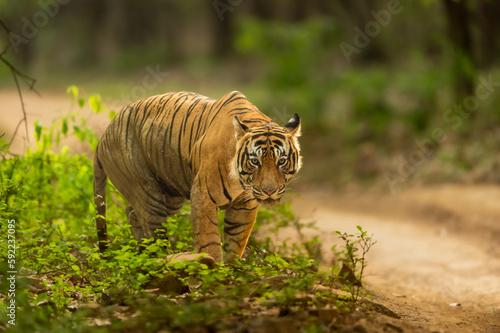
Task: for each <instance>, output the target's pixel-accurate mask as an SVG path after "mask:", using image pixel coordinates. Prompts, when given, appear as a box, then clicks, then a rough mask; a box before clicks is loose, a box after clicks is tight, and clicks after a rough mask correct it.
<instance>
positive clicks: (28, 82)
mask: <svg viewBox="0 0 500 333" xmlns="http://www.w3.org/2000/svg"><path fill="white" fill-rule="evenodd" d="M0 25H1V26H2V28H3V29H4V30H5V33H6V34H7V36H8V35H9V33H10V30H9V28H7V26H6V25H5V23H3V22H2V21H1V20H0ZM10 46H11V44H10V39H9V38H8V37H7V45H6V46H5V48H4V49H3V50H2V52H0V61H1V62H3V63H4V64H5V65H6V66H7V67H8V68H9V69H10V72H11V73H12V77H13V78H14V82H15V83H16V88H17V93H18V95H19V99H20V101H21V109H22V112H23V118H22V119H21V120H20V121H19V123H18V124H17V126H16V129H15V130H14V134H13V135H12V138H11V140H10V142H9V144H8V145H7V150H8V149H9V148H10V146H11V144H12V142H13V141H14V139H15V137H16V135H17V131H18V130H19V127H20V126H21V125H22V124H23V122H24V126H25V131H26V140H27V141H28V143H29V142H30V140H29V132H28V117H27V115H26V109H25V105H24V99H23V94H22V91H21V86H20V85H19V80H18V77H20V78H21V79H22V80H23V81H24V83H26V85H28V87H29V89H30V90H31V91H34V92H35V93H36V94H37V95H39V96H40V94H39V93H38V92H37V91H36V90H35V88H34V86H35V83H36V79H34V78H32V77H30V76H28V75H26V74H24V73H22V72H20V71H19V70H18V69H17V68H16V67H15V66H14V65H12V64H11V63H10V62H9V61H8V60H7V59H5V56H4V55H5V54H6V53H7V51H8V50H9V48H10Z"/></svg>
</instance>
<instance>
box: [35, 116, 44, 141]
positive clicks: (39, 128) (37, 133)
mask: <svg viewBox="0 0 500 333" xmlns="http://www.w3.org/2000/svg"><path fill="white" fill-rule="evenodd" d="M42 128H43V127H42V123H41V122H39V121H38V120H37V121H35V139H36V141H40V136H41V135H42Z"/></svg>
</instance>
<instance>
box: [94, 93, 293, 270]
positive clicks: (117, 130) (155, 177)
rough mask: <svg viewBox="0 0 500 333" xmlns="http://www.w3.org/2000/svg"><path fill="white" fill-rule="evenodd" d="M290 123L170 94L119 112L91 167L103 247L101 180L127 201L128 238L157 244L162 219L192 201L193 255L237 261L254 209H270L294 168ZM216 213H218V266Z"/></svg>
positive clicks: (241, 103)
mask: <svg viewBox="0 0 500 333" xmlns="http://www.w3.org/2000/svg"><path fill="white" fill-rule="evenodd" d="M300 134H301V124H300V118H299V116H298V115H297V114H296V113H295V114H294V115H293V116H292V118H291V119H290V120H289V121H288V122H287V123H286V125H285V126H284V127H281V126H279V125H278V124H277V123H275V122H273V121H272V119H271V118H270V117H268V116H267V115H265V114H264V113H262V112H261V111H259V109H258V108H257V107H255V106H254V105H253V104H252V103H251V102H249V101H248V99H247V98H246V97H245V96H244V95H243V94H242V93H240V92H238V91H233V92H229V93H227V94H226V95H224V96H223V97H222V98H220V99H218V100H215V99H212V98H209V97H206V96H203V95H199V94H196V93H191V92H170V93H165V94H161V95H156V96H152V97H148V98H144V99H141V100H138V101H136V102H134V103H132V104H130V105H127V106H125V107H124V108H123V109H122V110H121V111H120V113H119V114H117V115H116V117H115V118H114V119H113V120H112V121H111V122H110V124H109V125H108V127H107V129H106V130H105V132H104V134H103V135H102V137H101V138H100V140H99V142H98V144H97V148H96V150H95V157H94V193H95V205H96V209H97V217H96V227H97V235H98V245H99V249H100V251H101V252H104V251H105V250H106V249H107V247H108V241H109V240H108V235H107V229H106V217H105V215H106V199H105V198H106V186H107V178H108V177H109V180H110V181H111V183H112V184H113V185H114V186H115V187H116V189H117V190H118V191H119V192H120V193H121V194H122V195H123V196H124V198H125V199H126V200H127V201H128V203H129V206H128V207H127V208H126V215H127V218H128V222H129V224H130V230H131V233H132V235H133V236H134V238H135V239H136V240H137V241H138V242H139V243H140V242H142V240H143V239H150V238H155V239H156V238H158V235H157V233H155V231H156V230H157V229H163V228H164V227H163V226H162V223H165V222H166V218H167V217H169V216H172V215H174V214H176V213H177V212H179V210H180V209H181V208H182V207H183V205H184V204H185V203H186V202H187V201H188V200H190V201H191V218H192V226H193V233H194V235H193V239H194V245H193V246H194V251H195V252H198V253H207V254H209V255H211V256H212V257H213V258H214V259H215V261H217V262H232V261H233V260H234V259H236V258H241V256H242V254H243V251H244V249H245V247H246V244H247V242H248V239H249V236H250V233H251V231H252V229H253V226H254V224H255V220H256V216H257V210H258V207H259V205H260V204H265V205H275V204H277V203H279V202H280V199H281V198H282V197H283V195H284V193H285V185H286V184H287V183H289V182H290V180H291V179H292V178H293V177H294V175H295V174H296V173H297V171H298V170H299V169H300V168H301V166H302V158H301V155H300V146H299V142H298V137H299V136H300ZM218 209H220V210H224V211H225V212H224V225H223V240H224V247H225V252H226V253H225V255H224V258H223V250H222V241H221V235H220V234H219V229H218V213H217V212H218Z"/></svg>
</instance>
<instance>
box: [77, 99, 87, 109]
mask: <svg viewBox="0 0 500 333" xmlns="http://www.w3.org/2000/svg"><path fill="white" fill-rule="evenodd" d="M78 105H79V106H80V107H81V108H83V106H84V105H85V98H79V99H78Z"/></svg>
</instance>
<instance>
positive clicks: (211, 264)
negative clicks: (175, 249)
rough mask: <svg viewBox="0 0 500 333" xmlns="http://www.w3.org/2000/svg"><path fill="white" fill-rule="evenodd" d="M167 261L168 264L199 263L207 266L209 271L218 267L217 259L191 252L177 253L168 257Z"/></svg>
mask: <svg viewBox="0 0 500 333" xmlns="http://www.w3.org/2000/svg"><path fill="white" fill-rule="evenodd" d="M160 260H162V259H160ZM166 260H167V262H179V261H190V262H193V261H198V262H200V263H202V264H205V265H207V267H208V268H209V269H214V268H215V267H217V263H216V262H215V259H214V258H213V257H212V256H211V255H210V254H206V253H191V252H181V253H175V254H171V255H168V256H167V259H166Z"/></svg>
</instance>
